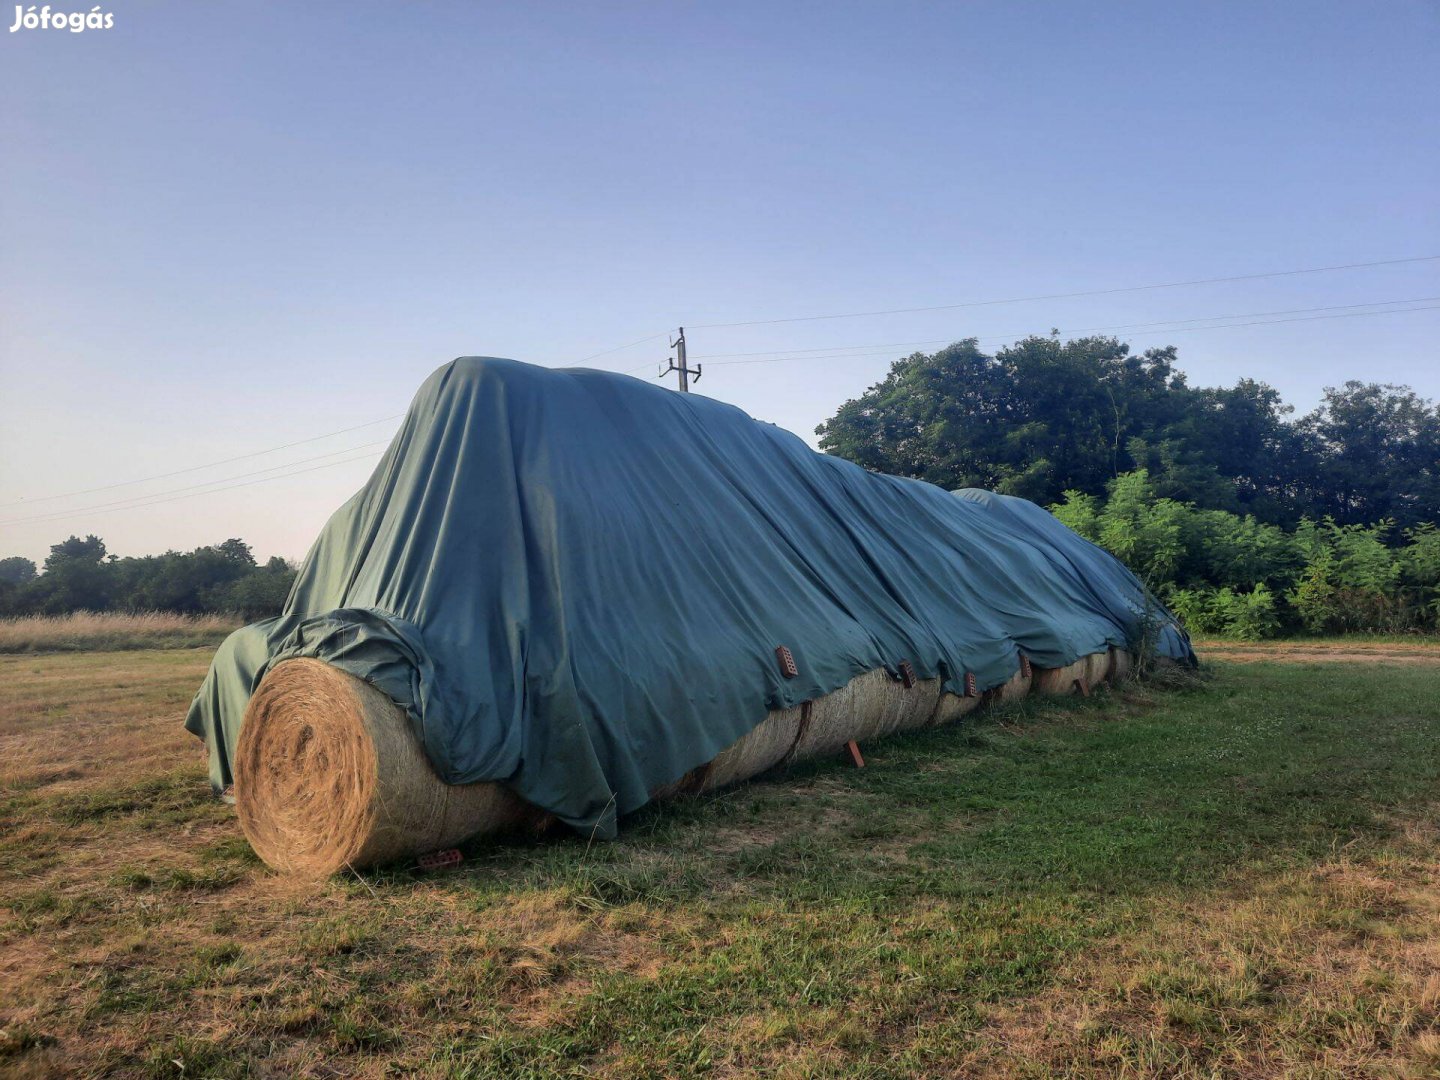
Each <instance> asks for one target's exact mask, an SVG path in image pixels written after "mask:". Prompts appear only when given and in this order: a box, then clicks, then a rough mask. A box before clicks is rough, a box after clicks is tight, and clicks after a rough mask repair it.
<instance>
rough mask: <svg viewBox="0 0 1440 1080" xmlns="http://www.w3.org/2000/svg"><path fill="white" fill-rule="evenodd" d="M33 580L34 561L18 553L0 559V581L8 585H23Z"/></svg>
mask: <svg viewBox="0 0 1440 1080" xmlns="http://www.w3.org/2000/svg"><path fill="white" fill-rule="evenodd" d="M34 580H35V563H34V561H33V560H31V559H26V558H24V557H22V556H20V555H12V556H10V557H9V558H8V559H0V581H3V582H5V583H6V584H8V585H24V584H25V583H26V582H27V581H34Z"/></svg>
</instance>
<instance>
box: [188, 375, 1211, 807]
mask: <svg viewBox="0 0 1440 1080" xmlns="http://www.w3.org/2000/svg"><path fill="white" fill-rule="evenodd" d="M1147 610H1148V612H1149V614H1148V615H1147ZM1142 622H1143V623H1145V624H1146V625H1147V626H1150V627H1151V628H1152V630H1153V631H1155V632H1156V633H1157V634H1158V638H1157V640H1158V648H1159V652H1160V653H1161V654H1162V655H1165V656H1169V657H1172V658H1175V659H1177V660H1181V661H1184V662H1192V661H1193V654H1192V653H1191V650H1190V645H1189V642H1188V640H1187V639H1186V637H1185V635H1184V633H1183V631H1181V630H1180V629H1179V627H1178V626H1176V625H1175V623H1174V621H1173V620H1172V619H1171V618H1170V617H1169V615H1168V614H1167V613H1165V612H1164V610H1163V609H1161V608H1158V606H1156V605H1155V604H1154V601H1153V600H1148V599H1147V596H1146V593H1145V590H1144V588H1143V587H1142V586H1141V584H1140V582H1139V581H1138V580H1136V578H1135V577H1134V576H1133V575H1132V574H1131V573H1130V572H1129V571H1128V570H1126V569H1125V568H1124V567H1123V566H1122V565H1121V564H1120V563H1119V562H1118V561H1116V560H1115V559H1114V558H1113V557H1111V556H1110V555H1109V554H1107V553H1106V552H1104V551H1101V550H1100V549H1099V548H1097V547H1095V546H1094V545H1092V544H1090V543H1088V542H1087V541H1085V540H1083V539H1081V538H1080V537H1079V536H1077V535H1076V534H1075V533H1073V532H1071V531H1070V530H1069V529H1067V528H1065V527H1064V526H1063V525H1061V524H1060V523H1059V522H1058V521H1056V520H1055V518H1053V517H1052V516H1051V515H1050V514H1049V513H1047V512H1046V511H1045V510H1043V509H1041V508H1039V507H1037V506H1035V505H1033V504H1031V503H1028V502H1025V501H1023V500H1019V499H1013V498H1008V497H1005V496H999V495H993V494H990V493H988V492H982V491H960V492H954V493H950V492H946V491H943V490H941V489H940V488H937V487H934V486H933V485H930V484H925V483H922V482H920V481H916V480H905V479H900V478H897V477H892V476H881V475H876V474H874V473H868V472H866V471H865V470H863V469H861V468H860V467H858V466H856V465H854V464H851V463H850V462H847V461H842V460H840V459H838V458H833V457H829V456H826V455H823V454H818V453H816V452H815V451H813V450H811V449H810V448H809V447H807V446H806V445H805V444H804V443H803V442H802V441H801V440H800V439H798V438H796V437H795V436H794V435H792V434H790V433H789V432H786V431H783V430H781V429H779V428H777V427H774V426H773V425H770V424H764V423H760V422H757V421H755V420H753V419H752V418H751V417H749V416H747V415H746V414H745V413H743V412H741V411H740V410H739V409H736V408H733V407H731V406H729V405H723V404H721V403H719V402H716V401H712V400H710V399H708V398H705V397H701V396H698V395H694V394H677V393H674V392H672V391H670V390H666V389H662V388H660V387H657V386H654V385H651V384H648V383H645V382H641V381H640V380H637V379H633V378H629V377H627V376H624V375H614V374H610V373H606V372H599V371H586V370H578V369H575V370H552V369H547V368H539V367H532V366H530V365H526V364H521V363H517V362H515V361H513V360H499V359H490V358H477V357H465V358H462V359H460V360H456V361H454V362H453V363H450V364H446V365H445V366H444V367H442V368H440V370H438V371H437V372H435V373H434V374H433V375H432V376H431V377H430V378H429V379H428V380H426V382H425V384H424V385H423V386H422V387H421V388H420V392H419V393H418V394H417V396H416V398H415V401H414V403H413V404H412V405H411V407H410V411H409V413H408V414H407V415H406V417H405V421H404V423H403V424H402V426H401V428H400V431H399V432H398V434H396V436H395V439H394V441H393V442H392V443H391V445H390V447H389V449H388V450H387V451H386V452H385V455H384V457H383V458H382V459H381V460H380V463H379V465H378V466H377V468H376V470H375V473H374V475H373V476H372V477H371V478H370V480H369V481H368V482H367V483H366V484H365V486H364V487H363V488H362V489H361V490H360V491H359V492H358V493H357V494H356V495H355V496H354V497H353V498H352V499H351V500H350V501H349V502H347V503H346V504H345V505H344V506H343V507H341V508H340V510H339V511H338V512H336V514H335V515H334V516H333V517H332V518H331V519H330V521H329V522H328V523H327V524H326V526H325V528H324V530H323V531H322V532H321V534H320V537H319V539H318V540H317V541H316V542H315V546H314V547H313V548H312V549H311V551H310V554H309V555H308V556H307V557H306V559H305V562H304V565H303V566H302V567H301V569H300V574H299V578H298V580H297V581H296V583H295V588H294V590H293V591H292V592H291V595H290V598H289V600H288V601H287V603H286V606H285V612H284V614H283V615H281V616H279V617H278V618H274V619H269V620H266V621H264V622H260V623H256V624H254V625H252V626H247V627H245V628H243V629H241V630H238V631H236V632H235V633H234V634H233V635H232V636H231V637H230V638H229V640H227V641H226V642H225V644H224V645H223V646H222V647H221V649H220V651H219V653H218V654H217V655H216V658H215V662H214V664H213V666H212V667H211V670H210V674H209V675H208V676H207V678H206V680H205V683H204V685H203V686H202V687H201V688H200V691H199V693H198V694H197V695H196V697H195V701H194V704H193V705H192V706H191V708H190V714H189V717H188V719H187V722H186V726H187V727H188V728H189V729H190V730H191V731H192V732H194V733H195V734H196V735H199V736H201V737H202V738H204V739H205V740H206V742H207V744H208V746H209V749H210V769H211V779H212V781H213V782H214V783H215V785H216V786H217V788H218V787H223V786H225V785H227V784H229V783H230V782H231V774H230V762H231V761H232V759H233V753H234V747H235V741H236V738H237V736H238V734H239V728H240V723H241V718H242V716H243V714H244V711H245V705H246V702H247V700H248V699H249V695H250V693H251V691H252V689H253V688H254V687H255V686H256V685H257V684H258V682H259V680H260V678H261V677H262V676H263V675H264V673H265V671H266V669H267V668H268V667H269V666H270V665H272V664H274V663H276V662H277V661H279V660H282V659H286V658H290V657H297V656H309V657H317V658H319V659H321V660H324V661H326V662H328V663H331V664H334V665H336V666H337V667H340V668H343V669H344V670H346V671H349V672H351V673H352V674H354V675H357V676H360V677H361V678H364V679H367V680H369V681H370V682H372V683H373V684H375V685H376V686H378V687H379V688H380V689H382V690H384V691H385V692H386V693H387V694H389V695H390V696H391V697H392V698H394V699H395V700H396V701H397V702H399V703H400V704H401V705H402V706H403V707H404V709H405V710H406V712H407V714H408V715H409V717H410V720H411V722H412V723H413V724H414V725H415V730H416V732H417V734H418V735H419V737H420V739H421V741H422V743H423V744H424V747H425V750H426V752H427V754H428V756H429V758H430V761H431V763H432V764H433V765H434V767H435V769H436V771H437V772H438V773H439V775H440V776H441V777H442V778H444V779H445V780H447V781H449V782H451V783H468V782H472V781H479V780H497V781H504V782H505V783H507V784H509V785H511V786H512V787H513V788H514V790H515V791H517V792H518V793H519V794H520V795H521V796H523V797H524V798H525V799H528V800H529V801H530V802H532V803H535V804H536V805H538V806H540V807H542V808H544V809H546V810H549V811H551V812H553V813H554V814H556V815H557V816H558V817H560V818H561V819H562V820H564V821H566V822H568V823H570V824H571V825H574V826H576V827H578V828H582V829H585V830H587V831H588V830H591V829H595V830H598V833H599V834H600V835H610V834H611V833H613V830H614V823H615V817H616V815H617V814H623V813H625V812H628V811H630V810H633V809H635V808H636V807H638V806H640V805H641V804H643V803H644V802H646V801H647V799H648V793H649V792H650V791H652V790H655V789H656V788H658V787H660V786H662V785H664V784H667V783H670V782H672V781H674V780H676V779H678V778H679V777H681V776H682V775H684V774H685V773H686V772H688V771H689V770H690V769H691V768H693V767H695V766H696V765H699V764H702V763H704V762H706V761H708V760H710V759H711V758H713V757H714V756H715V755H716V754H717V753H719V752H720V751H721V750H722V749H724V748H725V747H726V746H728V745H730V744H731V743H733V742H734V741H735V740H736V739H738V738H739V737H740V736H742V735H744V734H745V733H746V732H747V731H749V730H750V729H751V728H753V727H754V726H755V725H756V724H757V723H759V722H760V720H761V719H763V718H764V716H765V713H766V711H767V710H770V709H779V708H785V707H789V706H793V705H797V704H799V703H800V702H802V701H805V700H808V699H812V698H816V697H819V696H820V695H822V694H825V693H828V692H830V691H832V690H836V689H838V688H840V687H841V686H843V685H844V684H845V683H847V682H848V681H849V680H850V679H852V678H854V677H855V676H856V675H859V674H861V673H863V672H866V671H872V670H874V669H876V668H886V669H889V670H891V671H892V672H893V671H895V670H897V666H898V665H899V663H900V662H901V661H903V660H909V661H910V663H911V664H912V665H913V666H914V668H915V669H916V671H917V672H918V673H919V675H920V676H921V677H922V678H931V677H936V676H939V677H941V678H944V679H945V680H946V685H947V687H948V688H949V689H950V690H952V691H954V692H957V693H963V691H964V679H965V675H966V674H967V673H970V674H973V675H974V676H975V679H976V682H977V683H978V686H979V688H980V689H982V690H983V689H985V688H987V687H992V686H996V685H999V684H1000V683H1003V682H1005V681H1006V680H1007V679H1009V678H1010V677H1011V676H1012V675H1014V673H1015V671H1016V669H1017V667H1018V665H1019V657H1020V654H1021V653H1022V652H1023V653H1024V654H1026V655H1028V656H1029V657H1030V659H1031V660H1032V661H1033V662H1034V663H1036V664H1038V665H1040V666H1042V667H1060V666H1063V665H1065V664H1068V663H1070V662H1072V661H1074V660H1076V659H1077V658H1079V657H1081V656H1083V655H1085V654H1087V653H1093V652H1098V651H1102V650H1104V649H1105V648H1106V647H1108V646H1111V645H1116V646H1126V645H1131V646H1134V645H1135V644H1136V642H1137V639H1138V638H1139V636H1140V634H1141V632H1142ZM777 645H785V646H788V647H789V649H790V650H791V652H792V653H793V654H794V657H795V660H796V663H797V665H798V667H799V671H800V674H799V677H798V678H793V679H786V678H784V677H782V675H781V673H780V670H779V668H778V666H777V663H776V657H775V648H776V646H777Z"/></svg>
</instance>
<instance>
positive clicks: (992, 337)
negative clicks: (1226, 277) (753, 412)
mask: <svg viewBox="0 0 1440 1080" xmlns="http://www.w3.org/2000/svg"><path fill="white" fill-rule="evenodd" d="M1437 299H1440V298H1437ZM1411 311H1440V304H1432V305H1430V306H1428V307H1410V308H1395V309H1394V310H1392V311H1352V312H1348V313H1344V314H1339V315H1309V316H1304V317H1301V318H1295V319H1260V320H1257V321H1254V322H1232V323H1219V324H1217V325H1215V326H1177V327H1172V328H1170V329H1167V330H1154V331H1150V332H1148V333H1145V334H1139V335H1133V336H1138V337H1156V336H1160V337H1164V336H1166V335H1169V334H1187V333H1192V332H1194V331H1197V330H1230V329H1234V328H1237V327H1242V326H1278V325H1279V324H1281V323H1294V322H1316V321H1319V320H1322V319H1358V318H1365V317H1367V316H1372V315H1404V314H1406V313H1408V312H1411ZM1217 317H1218V316H1217ZM1185 321H1192V322H1194V321H1199V320H1185ZM1132 325H1136V326H1143V325H1147V324H1144V323H1135V324H1132ZM1149 325H1154V324H1149ZM1113 329H1119V327H1105V326H1095V327H1089V328H1087V329H1085V330H1075V331H1071V333H1077V334H1079V333H1089V332H1092V331H1097V330H1113ZM1030 333H1034V331H1030ZM1016 336H1018V335H1016V334H986V335H984V336H981V337H977V338H976V339H975V340H977V341H1008V340H1012V339H1014V338H1015V337H1016ZM956 340H963V339H956V338H937V339H935V341H936V342H954V341H956ZM917 344H933V342H919V343H917ZM886 353H888V350H876V352H875V353H861V352H851V353H828V354H821V355H817V356H770V357H769V358H762V359H754V360H711V361H709V363H710V364H711V365H713V366H715V367H723V366H726V365H730V364H780V363H785V362H786V361H789V360H853V359H861V358H864V357H867V356H870V355H885V354H886Z"/></svg>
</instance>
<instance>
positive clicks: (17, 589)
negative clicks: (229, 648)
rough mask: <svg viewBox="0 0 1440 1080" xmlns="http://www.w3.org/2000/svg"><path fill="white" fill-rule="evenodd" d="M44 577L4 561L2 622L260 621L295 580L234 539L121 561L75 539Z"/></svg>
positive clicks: (60, 548) (18, 560)
mask: <svg viewBox="0 0 1440 1080" xmlns="http://www.w3.org/2000/svg"><path fill="white" fill-rule="evenodd" d="M43 570H44V572H43V573H41V572H40V569H39V568H37V567H36V565H35V563H34V562H33V561H32V560H30V559H26V558H22V557H20V556H11V557H10V558H6V559H0V616H3V617H13V616H18V615H64V614H68V613H69V612H72V611H173V612H177V613H180V614H189V615H193V614H200V613H203V612H228V613H233V614H235V615H237V616H239V617H241V618H244V619H258V618H264V617H266V616H270V615H276V614H279V612H280V609H281V608H282V607H283V606H284V604H285V598H286V596H287V595H288V594H289V592H290V586H291V584H292V583H293V582H294V580H295V567H294V566H292V565H291V564H290V563H288V562H287V561H286V560H284V559H282V558H280V557H279V556H275V557H273V558H271V559H270V560H269V561H267V562H265V563H264V564H259V563H257V562H256V561H255V556H254V555H253V554H252V552H251V550H250V545H249V544H247V543H245V542H244V541H243V540H236V539H231V540H226V541H225V542H224V543H221V544H215V545H212V546H207V547H198V548H196V549H195V550H194V551H167V552H165V553H164V554H163V555H144V556H140V557H133V556H127V557H125V558H120V557H118V556H115V555H110V554H108V553H107V552H106V549H105V541H103V540H102V539H100V537H98V536H87V537H85V538H84V539H83V540H82V539H80V538H79V537H77V536H72V537H70V538H69V539H67V540H64V541H62V542H61V543H59V544H55V545H54V546H52V547H51V548H50V555H49V556H48V557H47V558H46V559H45V563H44V567H43Z"/></svg>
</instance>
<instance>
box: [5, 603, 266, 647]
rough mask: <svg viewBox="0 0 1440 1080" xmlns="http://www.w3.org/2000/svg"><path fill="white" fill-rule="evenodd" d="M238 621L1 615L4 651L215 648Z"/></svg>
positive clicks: (146, 614) (159, 614)
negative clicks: (16, 616)
mask: <svg viewBox="0 0 1440 1080" xmlns="http://www.w3.org/2000/svg"><path fill="white" fill-rule="evenodd" d="M239 625H240V620H239V619H237V618H235V617H234V616H231V615H175V614H172V613H170V612H166V611H142V612H132V613H124V612H94V611H78V612H75V613H74V614H71V615H29V616H25V617H23V618H18V619H0V653H49V652H94V651H97V650H125V649H201V648H213V647H214V646H216V645H218V644H220V642H222V641H224V640H225V638H226V636H227V635H228V634H229V633H230V632H231V631H232V630H234V629H235V628H236V627H237V626H239Z"/></svg>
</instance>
